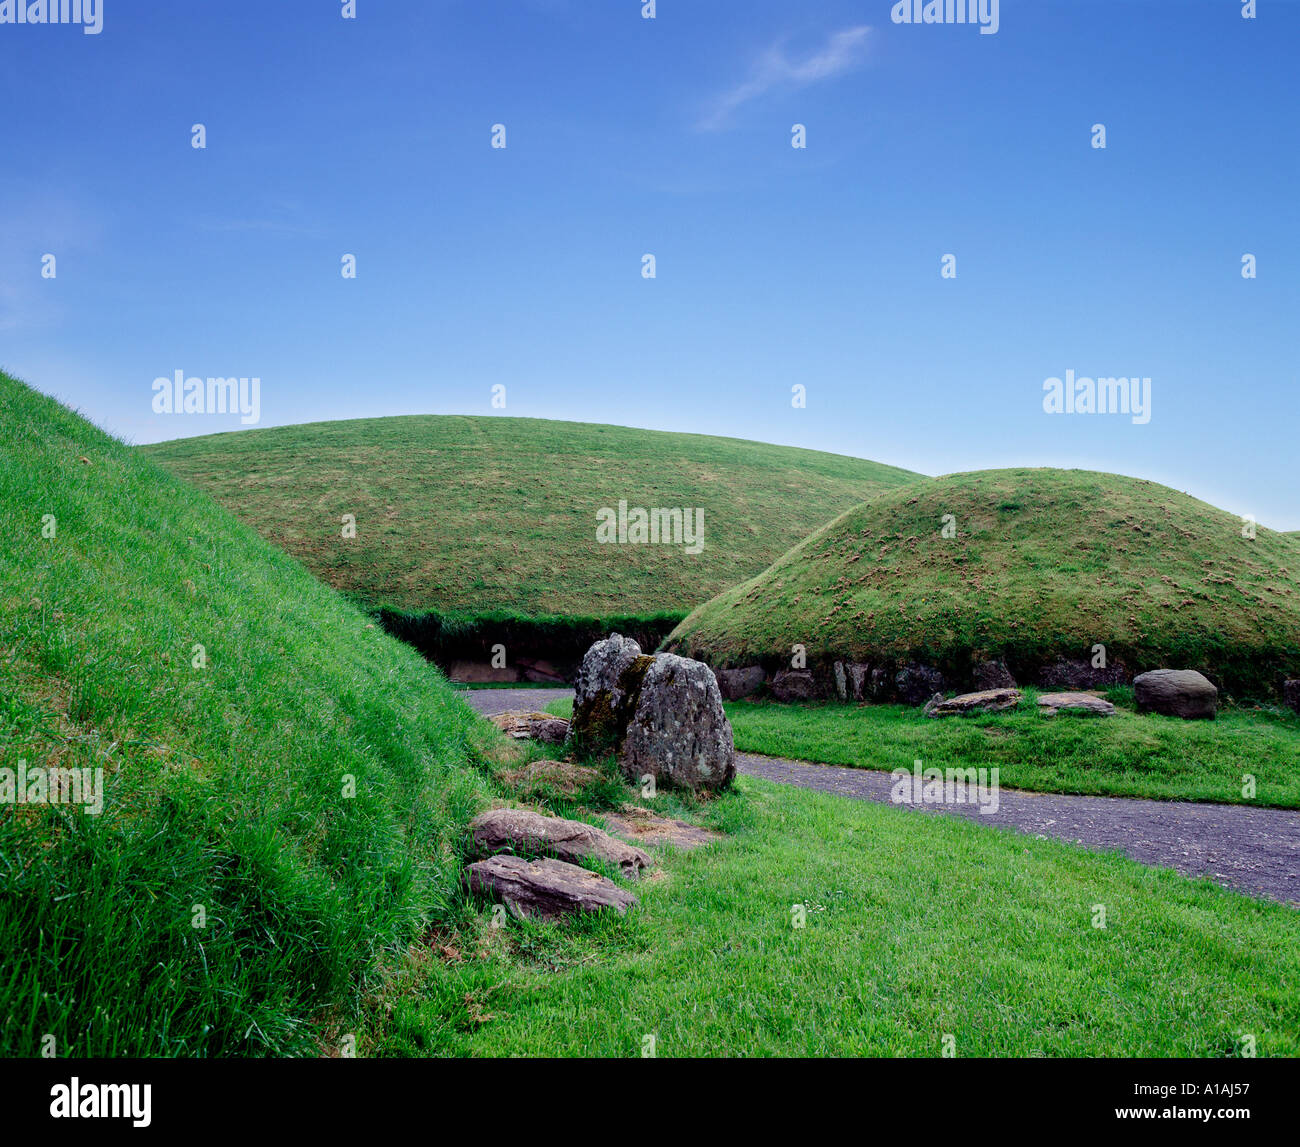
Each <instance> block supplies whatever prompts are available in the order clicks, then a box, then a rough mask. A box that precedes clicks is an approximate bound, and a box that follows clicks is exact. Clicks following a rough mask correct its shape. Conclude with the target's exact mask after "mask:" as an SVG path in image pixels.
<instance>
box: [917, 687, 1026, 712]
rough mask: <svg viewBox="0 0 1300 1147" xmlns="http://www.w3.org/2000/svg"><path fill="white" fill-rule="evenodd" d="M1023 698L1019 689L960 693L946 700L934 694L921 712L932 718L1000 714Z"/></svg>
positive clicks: (1013, 706)
mask: <svg viewBox="0 0 1300 1147" xmlns="http://www.w3.org/2000/svg"><path fill="white" fill-rule="evenodd" d="M1023 696H1024V694H1022V693H1021V692H1020V690H1019V689H982V690H981V691H980V692H978V693H962V694H961V695H960V696H957V697H949V698H947V699H946V700H945V698H944V697H943V695H942V694H940V693H936V694H935V695H934V696H933V697H932V698H931V699H930V700H929V701H927V702H926V705H925V709H924V710H923V712H924V713H925V715H926V716H927V717H934V718H939V717H967V716H971V715H973V714H979V713H1002V712H1004V711H1006V710H1007V709H1014V708H1015V707H1016V706H1017V705H1019V704H1020V701H1021V698H1022V697H1023Z"/></svg>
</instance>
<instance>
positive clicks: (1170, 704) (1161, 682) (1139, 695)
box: [1133, 669, 1219, 721]
mask: <svg viewBox="0 0 1300 1147" xmlns="http://www.w3.org/2000/svg"><path fill="white" fill-rule="evenodd" d="M1133 696H1134V699H1135V700H1136V701H1137V708H1138V712H1139V713H1146V712H1153V713H1163V714H1164V715H1165V716H1167V717H1182V718H1183V720H1185V721H1191V720H1195V719H1198V718H1205V719H1207V720H1211V721H1212V720H1214V715H1215V712H1216V711H1217V709H1218V706H1219V691H1218V689H1216V688H1215V687H1214V684H1213V682H1211V681H1210V680H1209V678H1207V677H1205V676H1204V675H1203V674H1201V673H1198V672H1197V671H1196V670H1195V669H1153V670H1151V672H1149V673H1141V674H1139V675H1138V676H1137V677H1135V678H1133Z"/></svg>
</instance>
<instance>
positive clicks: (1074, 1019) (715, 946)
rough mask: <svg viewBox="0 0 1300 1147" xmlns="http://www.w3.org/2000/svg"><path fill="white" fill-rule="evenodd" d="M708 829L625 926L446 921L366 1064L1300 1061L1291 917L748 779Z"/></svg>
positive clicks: (971, 831)
mask: <svg viewBox="0 0 1300 1147" xmlns="http://www.w3.org/2000/svg"><path fill="white" fill-rule="evenodd" d="M706 819H707V820H708V821H710V822H711V823H712V824H714V825H715V826H716V827H719V828H722V829H725V830H726V831H728V832H729V833H730V834H731V835H730V836H729V838H728V839H727V840H725V841H724V842H722V843H720V844H716V845H712V846H710V847H709V848H707V849H705V850H701V851H696V852H691V853H679V854H676V855H675V856H671V857H670V858H669V860H668V862H667V865H666V872H665V873H664V874H663V875H662V877H661V878H659V879H650V880H644V881H642V882H641V884H640V885H639V886H638V887H637V893H638V895H639V896H640V897H641V902H642V903H641V908H640V909H639V910H638V911H637V912H635V913H634V914H633V915H631V916H630V917H629V918H628V919H627V920H625V921H618V920H613V919H604V920H595V921H584V922H580V923H579V924H577V925H568V926H563V927H557V926H555V925H548V924H540V923H521V922H516V921H513V920H512V921H508V922H507V924H506V925H505V926H504V927H503V928H500V929H495V930H494V929H493V928H491V927H490V926H489V923H488V918H487V917H486V915H485V914H479V915H476V916H471V917H470V918H469V919H468V920H466V921H464V922H462V926H461V930H460V931H459V932H458V933H457V935H456V936H454V937H451V938H450V953H448V950H446V949H441V948H440V947H438V946H433V947H430V948H428V949H425V950H424V951H423V952H422V953H419V954H418V955H417V956H416V958H413V959H412V961H411V962H410V963H409V964H408V965H407V966H406V967H405V968H404V969H403V970H402V972H401V973H400V974H396V975H394V976H393V977H392V979H391V980H390V981H389V984H388V989H387V991H386V993H385V994H384V995H383V996H382V1006H380V1007H377V1008H376V1013H377V1015H378V1018H376V1019H375V1021H374V1023H373V1025H372V1026H371V1027H369V1028H368V1029H367V1032H366V1040H365V1045H364V1046H365V1049H366V1053H367V1054H376V1055H379V1054H388V1055H431V1054H437V1055H475V1056H486V1055H509V1056H548V1055H554V1056H573V1055H577V1056H622V1057H633V1058H635V1057H637V1056H639V1055H641V1053H642V1046H643V1045H642V1041H643V1038H644V1037H646V1036H648V1035H653V1036H655V1038H656V1052H657V1054H658V1055H659V1056H664V1057H675V1056H692V1055H693V1056H723V1055H726V1056H752V1055H781V1056H849V1055H878V1056H880V1055H889V1056H893V1055H900V1056H930V1057H937V1056H938V1055H939V1054H940V1052H941V1050H942V1047H943V1043H942V1041H943V1037H944V1036H945V1034H951V1035H953V1036H954V1037H955V1039H956V1052H957V1054H958V1055H961V1056H1028V1055H1046V1056H1231V1055H1234V1054H1238V1053H1239V1052H1240V1050H1241V1047H1242V1044H1241V1042H1240V1041H1241V1038H1242V1037H1243V1036H1244V1035H1253V1036H1254V1038H1255V1041H1256V1046H1257V1052H1258V1054H1259V1055H1268V1056H1294V1055H1296V1054H1300V914H1297V913H1296V912H1295V911H1293V910H1292V909H1289V908H1286V907H1283V906H1281V905H1277V904H1269V903H1263V902H1259V901H1253V900H1250V899H1248V898H1246V897H1244V896H1240V895H1237V894H1235V893H1230V892H1226V891H1224V890H1222V889H1219V888H1217V887H1215V886H1213V885H1211V884H1209V883H1208V882H1203V881H1198V882H1193V881H1188V880H1186V879H1184V878H1182V877H1180V876H1178V875H1177V874H1174V873H1172V872H1169V871H1161V870H1156V869H1148V868H1144V867H1142V866H1139V865H1137V864H1134V863H1132V862H1130V861H1128V860H1125V859H1123V858H1122V857H1119V856H1117V855H1114V854H1111V855H1100V854H1092V853H1085V852H1083V851H1081V850H1078V849H1075V848H1072V847H1071V846H1068V845H1064V844H1060V843H1057V842H1055V841H1045V840H1035V839H1031V838H1026V837H1024V836H1020V835H1015V834H1011V833H1005V832H999V831H996V830H993V829H989V828H986V827H983V826H979V825H973V824H969V823H966V822H965V821H961V820H958V819H956V818H949V817H929V816H918V815H916V814H913V813H908V812H903V811H900V810H897V809H891V808H888V807H883V806H878V805H873V804H870V803H867V802H856V801H850V800H845V799H843V798H838V797H833V796H826V795H822V794H817V793H809V792H804V791H799V790H794V789H789V788H785V787H783V786H777V785H773V784H769V783H767V782H763V781H758V780H754V779H751V778H742V780H741V781H740V782H739V790H738V792H736V793H734V794H732V795H729V796H726V797H723V798H722V799H720V800H717V801H715V802H713V803H712V804H711V805H709V806H707V809H706ZM795 904H803V905H805V912H806V926H805V927H804V928H803V929H796V928H794V927H793V926H792V912H791V909H792V906H793V905H795ZM1099 904H1100V905H1104V906H1105V912H1106V927H1105V929H1104V930H1101V929H1097V928H1094V927H1093V920H1094V914H1095V912H1096V908H1095V906H1096V905H1099ZM440 953H441V954H440ZM448 954H450V955H451V957H452V959H451V960H448V959H447V958H446V957H447V955H448Z"/></svg>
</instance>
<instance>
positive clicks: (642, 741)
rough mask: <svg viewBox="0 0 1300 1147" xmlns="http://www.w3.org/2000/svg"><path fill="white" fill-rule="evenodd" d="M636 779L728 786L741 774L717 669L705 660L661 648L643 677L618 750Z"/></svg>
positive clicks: (625, 769) (690, 785)
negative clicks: (716, 673) (649, 777)
mask: <svg viewBox="0 0 1300 1147" xmlns="http://www.w3.org/2000/svg"><path fill="white" fill-rule="evenodd" d="M619 766H620V767H621V768H622V770H623V775H624V776H625V777H627V778H628V780H631V781H634V782H635V781H639V780H640V779H641V778H643V777H645V776H652V777H654V778H655V781H656V782H657V783H666V784H668V785H676V786H679V787H681V788H687V789H690V790H691V791H693V792H694V791H697V790H699V789H723V788H726V787H727V786H728V785H729V784H731V782H732V781H733V780H734V779H735V776H736V746H735V742H734V740H733V739H732V735H731V722H730V721H728V720H727V714H726V713H725V712H724V711H723V708H722V694H721V693H720V692H719V691H718V682H717V680H716V679H715V678H714V676H713V671H712V670H711V669H710V668H709V667H708V666H707V665H705V664H704V662H702V661H692V660H690V659H689V658H686V657H678V656H677V655H676V654H675V653H660V654H658V655H657V656H655V657H654V658H652V659H651V662H650V664H649V665H648V666H647V667H646V669H645V672H644V674H643V675H642V677H641V682H640V689H639V691H638V693H637V698H636V705H635V708H634V710H633V713H632V719H631V720H630V721H629V722H628V725H627V734H626V736H625V737H624V739H623V745H622V749H621V751H620V753H619Z"/></svg>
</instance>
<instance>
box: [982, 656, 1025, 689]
mask: <svg viewBox="0 0 1300 1147" xmlns="http://www.w3.org/2000/svg"><path fill="white" fill-rule="evenodd" d="M971 676H972V677H973V678H974V680H975V688H976V689H977V690H979V691H981V692H982V691H984V690H985V689H1014V688H1015V687H1016V679H1015V678H1014V677H1012V676H1011V670H1010V669H1008V668H1007V667H1006V665H1005V663H1003V662H1001V661H981V662H979V663H978V664H977V665H976V666H975V669H974V672H973V673H972V674H971Z"/></svg>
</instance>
